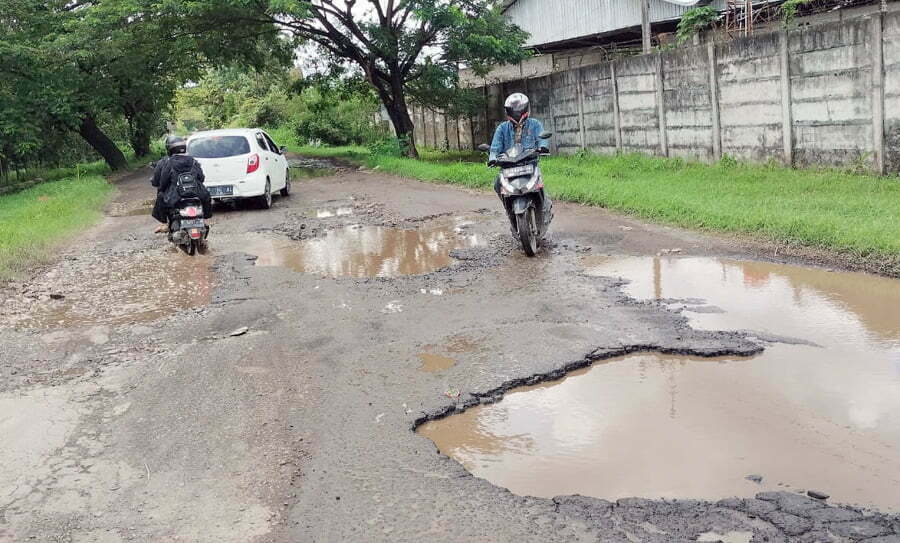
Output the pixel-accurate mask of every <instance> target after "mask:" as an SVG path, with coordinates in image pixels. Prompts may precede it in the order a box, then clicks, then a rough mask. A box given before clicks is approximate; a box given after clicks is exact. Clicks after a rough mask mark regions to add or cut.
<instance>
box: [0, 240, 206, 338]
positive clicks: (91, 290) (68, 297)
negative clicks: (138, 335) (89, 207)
mask: <svg viewBox="0 0 900 543" xmlns="http://www.w3.org/2000/svg"><path fill="white" fill-rule="evenodd" d="M211 265H212V260H211V259H210V258H208V257H202V256H197V257H193V258H189V257H186V256H184V255H181V254H176V253H171V252H168V253H164V254H159V255H135V256H127V255H120V256H109V257H107V258H105V259H102V260H98V261H95V262H91V263H89V264H88V263H73V265H72V267H71V268H70V269H66V270H57V271H52V272H50V274H49V275H48V276H45V277H43V278H39V281H38V282H37V283H36V284H34V285H30V286H29V287H28V289H26V290H24V291H23V292H20V293H18V295H17V296H16V297H15V298H13V299H12V300H11V301H10V302H8V303H7V304H6V305H5V306H4V307H3V308H0V325H5V326H9V327H14V328H19V329H24V328H38V329H47V328H66V327H75V328H84V327H93V326H97V325H108V326H115V325H121V324H133V323H138V322H150V321H154V320H156V319H159V318H161V317H165V316H168V315H172V314H174V313H176V312H178V311H179V310H181V309H186V308H191V307H201V306H204V305H206V304H208V303H209V301H210V296H211V293H212V290H213V287H214V283H215V274H214V272H213V271H212V268H211Z"/></svg>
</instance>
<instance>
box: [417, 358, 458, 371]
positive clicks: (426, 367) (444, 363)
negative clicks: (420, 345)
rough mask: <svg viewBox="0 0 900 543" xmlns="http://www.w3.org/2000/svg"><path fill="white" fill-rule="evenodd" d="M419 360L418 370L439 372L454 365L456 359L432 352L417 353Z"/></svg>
mask: <svg viewBox="0 0 900 543" xmlns="http://www.w3.org/2000/svg"><path fill="white" fill-rule="evenodd" d="M419 360H421V361H422V365H421V366H419V371H424V372H427V373H440V372H442V371H446V370H449V369H450V368H452V367H453V366H455V365H456V360H454V359H452V358H449V357H447V356H441V355H438V354H434V353H419Z"/></svg>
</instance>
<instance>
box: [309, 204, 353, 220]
mask: <svg viewBox="0 0 900 543" xmlns="http://www.w3.org/2000/svg"><path fill="white" fill-rule="evenodd" d="M347 215H353V207H350V206H347V207H334V208H323V209H317V210H316V218H317V219H328V218H331V217H346V216H347Z"/></svg>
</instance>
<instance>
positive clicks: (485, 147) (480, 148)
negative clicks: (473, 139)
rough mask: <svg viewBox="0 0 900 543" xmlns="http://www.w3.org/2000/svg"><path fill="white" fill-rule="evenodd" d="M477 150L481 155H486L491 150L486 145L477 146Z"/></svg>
mask: <svg viewBox="0 0 900 543" xmlns="http://www.w3.org/2000/svg"><path fill="white" fill-rule="evenodd" d="M478 150H479V151H481V152H482V153H487V152H489V151H490V150H491V146H490V145H488V144H486V143H482V144H481V145H479V146H478Z"/></svg>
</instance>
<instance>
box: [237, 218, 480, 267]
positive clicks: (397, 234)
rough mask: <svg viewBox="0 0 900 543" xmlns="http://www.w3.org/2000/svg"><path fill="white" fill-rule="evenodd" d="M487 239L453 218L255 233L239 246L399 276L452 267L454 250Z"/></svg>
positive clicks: (304, 263) (307, 263) (262, 260)
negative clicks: (313, 232) (411, 225)
mask: <svg viewBox="0 0 900 543" xmlns="http://www.w3.org/2000/svg"><path fill="white" fill-rule="evenodd" d="M459 220H460V221H461V220H463V219H462V218H460V219H459ZM485 242H486V240H485V239H483V237H482V236H480V235H479V234H477V233H465V234H462V233H457V232H456V231H455V221H450V222H446V223H441V224H439V225H433V226H429V227H423V228H420V229H416V230H412V229H408V230H407V229H402V228H388V227H383V226H359V225H355V226H348V227H344V228H339V229H335V230H331V231H329V232H327V234H326V235H325V236H324V237H321V238H316V239H310V240H305V241H302V242H295V241H289V240H283V239H273V238H268V237H265V236H254V237H252V238H248V240H247V242H246V243H244V245H243V246H241V247H238V250H241V251H245V252H247V253H250V254H252V255H255V256H257V257H258V260H257V261H256V264H257V265H258V266H279V267H285V268H289V269H292V270H294V271H298V272H302V273H315V274H323V275H328V276H331V277H338V276H351V277H397V276H402V275H419V274H425V273H430V272H433V271H436V270H439V269H441V268H444V267H447V266H449V265H450V264H451V263H452V262H453V258H452V257H451V256H450V251H452V250H454V249H466V248H471V247H476V246H480V245H483V244H484V243H485Z"/></svg>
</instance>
